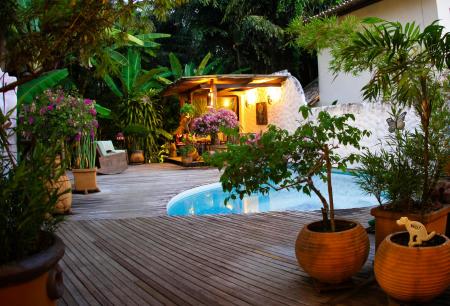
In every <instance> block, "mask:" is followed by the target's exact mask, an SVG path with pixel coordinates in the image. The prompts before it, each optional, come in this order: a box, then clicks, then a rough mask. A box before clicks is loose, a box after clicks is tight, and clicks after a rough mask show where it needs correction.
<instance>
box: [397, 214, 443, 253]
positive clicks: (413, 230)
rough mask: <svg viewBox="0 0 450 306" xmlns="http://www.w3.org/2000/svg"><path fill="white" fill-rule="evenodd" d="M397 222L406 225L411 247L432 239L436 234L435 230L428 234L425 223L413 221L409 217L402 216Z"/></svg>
mask: <svg viewBox="0 0 450 306" xmlns="http://www.w3.org/2000/svg"><path fill="white" fill-rule="evenodd" d="M397 224H398V225H400V226H402V225H404V226H405V227H406V230H407V231H408V233H409V242H408V246H410V247H413V246H416V245H421V244H422V242H423V241H428V240H430V239H431V238H433V237H434V235H435V234H436V232H434V231H432V232H431V233H430V234H428V232H427V229H426V228H425V225H423V224H422V223H420V222H417V221H411V220H409V219H408V217H401V218H400V219H398V220H397Z"/></svg>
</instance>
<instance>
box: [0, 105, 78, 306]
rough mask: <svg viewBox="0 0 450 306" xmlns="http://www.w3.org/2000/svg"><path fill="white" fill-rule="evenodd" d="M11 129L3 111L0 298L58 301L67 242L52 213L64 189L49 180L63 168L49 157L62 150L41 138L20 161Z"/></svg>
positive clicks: (27, 302) (0, 138) (45, 302)
mask: <svg viewBox="0 0 450 306" xmlns="http://www.w3.org/2000/svg"><path fill="white" fill-rule="evenodd" d="M10 132H11V129H10V128H9V123H8V115H7V114H6V115H5V114H3V113H2V112H0V152H1V154H0V236H1V239H0V250H1V252H0V301H1V304H2V305H3V304H4V305H25V306H28V305H29V306H31V305H56V300H57V299H58V298H60V297H61V296H62V293H63V288H64V287H63V284H62V271H61V268H60V266H59V265H58V261H59V260H60V259H61V258H62V256H63V255H64V244H63V242H62V241H61V240H60V239H59V238H58V237H57V236H56V235H55V234H54V232H55V230H56V228H57V225H58V224H59V222H60V221H62V220H63V219H62V217H61V216H56V217H53V216H52V215H51V214H52V213H53V211H54V207H55V205H56V203H57V201H58V198H59V197H60V195H61V193H60V192H59V191H58V190H55V189H49V188H48V184H50V183H51V182H52V181H53V180H55V179H58V176H59V175H61V174H63V172H64V171H63V170H62V169H61V168H58V167H57V166H56V165H55V164H54V163H49V162H48V160H54V159H55V158H56V156H57V154H58V153H59V152H58V151H57V150H55V148H52V147H49V146H48V145H47V144H46V143H45V142H44V143H43V142H41V141H39V140H37V141H36V143H35V145H34V146H33V148H31V149H30V151H29V152H28V154H27V156H26V157H25V156H23V157H22V158H21V160H20V162H17V160H16V158H15V156H14V154H13V152H11V149H10V147H9V143H8V137H9V136H10ZM65 192H70V190H66V191H65Z"/></svg>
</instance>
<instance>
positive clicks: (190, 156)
mask: <svg viewBox="0 0 450 306" xmlns="http://www.w3.org/2000/svg"><path fill="white" fill-rule="evenodd" d="M179 150H180V155H181V162H182V163H183V165H189V164H191V163H192V162H193V161H194V155H195V154H196V152H197V150H196V149H195V147H194V145H193V144H191V143H187V144H186V145H184V146H182V147H181V148H180V149H179Z"/></svg>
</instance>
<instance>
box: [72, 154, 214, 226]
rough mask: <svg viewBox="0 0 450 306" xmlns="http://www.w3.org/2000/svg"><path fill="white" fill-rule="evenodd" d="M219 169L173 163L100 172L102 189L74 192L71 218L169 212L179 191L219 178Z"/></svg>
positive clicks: (145, 214) (146, 215) (125, 216)
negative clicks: (168, 204)
mask: <svg viewBox="0 0 450 306" xmlns="http://www.w3.org/2000/svg"><path fill="white" fill-rule="evenodd" d="M219 176H220V173H219V171H218V170H217V169H213V168H207V167H201V168H186V167H182V166H178V165H174V164H167V163H166V164H146V165H139V166H129V167H128V169H127V170H125V172H123V173H121V174H116V175H98V176H97V185H98V187H99V188H100V190H101V192H98V193H91V194H88V195H84V194H74V195H73V206H72V207H73V209H72V212H73V214H72V215H71V216H69V219H70V220H84V219H120V218H133V217H153V216H164V215H166V205H167V203H168V202H169V200H170V199H171V198H172V197H173V196H175V195H177V194H178V193H180V192H182V191H185V190H188V189H191V188H194V187H197V186H200V185H204V184H209V183H215V182H218V181H219Z"/></svg>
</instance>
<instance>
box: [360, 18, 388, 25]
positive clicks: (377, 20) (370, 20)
mask: <svg viewBox="0 0 450 306" xmlns="http://www.w3.org/2000/svg"><path fill="white" fill-rule="evenodd" d="M361 22H362V23H367V24H375V23H382V22H385V20H384V19H381V18H378V17H367V18H364V19H363V20H362V21H361Z"/></svg>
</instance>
